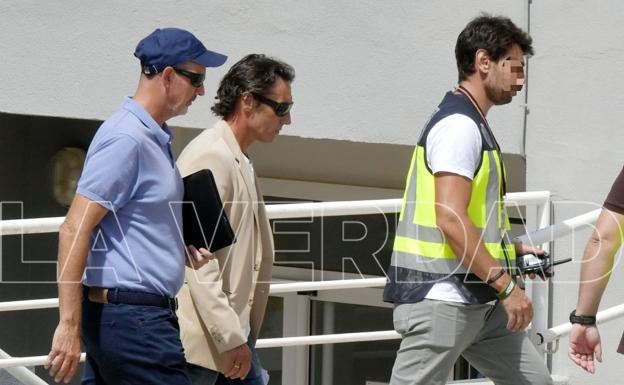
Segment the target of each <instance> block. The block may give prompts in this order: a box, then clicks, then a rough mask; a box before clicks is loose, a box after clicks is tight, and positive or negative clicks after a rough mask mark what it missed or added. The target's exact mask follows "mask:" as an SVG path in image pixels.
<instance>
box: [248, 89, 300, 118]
mask: <svg viewBox="0 0 624 385" xmlns="http://www.w3.org/2000/svg"><path fill="white" fill-rule="evenodd" d="M251 94H252V95H253V96H254V97H255V98H256V99H258V101H259V102H260V103H264V104H266V105H267V106H269V107H271V108H272V109H273V111H275V115H277V116H279V117H280V118H281V117H284V116H286V115H288V113H289V112H290V109H291V108H292V106H293V104H294V103H293V102H281V103H280V102H276V101H275V100H273V99H269V98H267V97H266V96H264V95H260V94H258V93H255V92H252V93H251Z"/></svg>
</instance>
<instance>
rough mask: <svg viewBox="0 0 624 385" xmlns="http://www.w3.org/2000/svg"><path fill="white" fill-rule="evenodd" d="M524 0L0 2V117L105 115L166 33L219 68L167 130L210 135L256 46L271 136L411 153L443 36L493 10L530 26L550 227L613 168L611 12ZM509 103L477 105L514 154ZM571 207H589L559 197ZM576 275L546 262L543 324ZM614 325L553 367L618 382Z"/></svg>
mask: <svg viewBox="0 0 624 385" xmlns="http://www.w3.org/2000/svg"><path fill="white" fill-rule="evenodd" d="M527 1H528V0H527ZM527 1H521V0H506V1H495V0H490V1H487V0H478V1H470V2H469V1H466V0H442V1H416V0H397V1H389V0H386V1H374V0H360V1H357V2H355V1H346V0H336V1H314V2H313V1H295V0H282V1H272V0H271V1H269V0H259V1H253V2H252V1H236V2H235V1H231V0H211V1H186V2H182V1H167V2H165V1H146V0H136V1H121V0H111V1H91V0H80V1H79V0H63V1H60V0H50V1H36V0H2V1H0V69H1V71H0V80H1V84H2V92H1V93H0V112H8V113H20V114H32V115H48V116H63V117H76V118H88V119H105V118H106V117H107V116H108V115H109V114H110V113H111V112H112V111H113V110H114V109H115V107H116V106H117V105H118V104H119V103H120V101H121V97H122V96H123V95H126V94H130V93H132V92H133V90H134V87H135V85H136V82H137V77H138V63H137V60H136V59H135V58H134V57H133V56H132V52H133V50H134V47H135V45H136V43H137V42H138V40H139V39H140V38H142V37H143V36H145V35H146V34H147V33H149V32H150V31H151V30H153V29H154V28H156V27H159V26H179V27H183V28H187V29H189V30H191V31H193V32H194V33H195V34H196V35H197V36H198V37H200V39H202V40H203V41H204V42H205V43H206V45H207V46H208V48H210V49H214V50H216V51H219V52H223V53H225V54H227V55H229V56H230V60H229V61H228V62H227V64H226V66H225V67H224V68H220V69H216V70H209V71H208V78H207V82H206V85H207V86H206V94H207V96H205V97H204V98H202V99H199V100H198V101H197V102H196V103H195V105H194V108H192V109H191V111H190V113H189V114H188V115H187V116H184V117H180V118H176V119H175V120H173V121H172V122H171V123H172V124H174V125H178V126H185V127H198V128H206V127H210V126H211V125H212V122H214V120H215V118H214V117H213V116H212V115H211V114H210V111H209V106H210V104H211V102H212V97H213V95H214V94H215V90H216V87H217V82H218V80H219V79H220V78H221V76H222V75H223V74H224V73H225V71H226V69H227V68H228V67H229V66H230V65H231V64H233V63H234V62H235V61H236V60H238V59H239V58H240V57H242V56H243V55H244V54H246V53H251V52H262V53H267V54H270V55H273V56H276V57H279V58H281V59H283V60H285V61H287V62H289V63H291V64H292V65H294V66H295V68H296V70H297V79H296V82H295V84H294V89H293V94H294V99H295V101H296V105H295V109H294V110H293V125H292V127H290V128H287V129H285V130H284V133H285V134H287V135H296V136H302V137H310V138H332V139H345V140H354V141H364V142H382V143H398V144H411V143H414V141H415V139H416V135H417V132H418V131H419V130H420V127H421V126H422V124H423V122H424V121H425V120H426V119H427V117H428V115H429V114H430V112H431V111H432V109H433V107H434V106H435V105H436V104H437V103H438V101H439V100H440V98H441V96H442V94H443V92H444V91H445V90H448V89H450V88H451V87H452V86H453V85H454V84H455V80H456V71H455V63H454V57H453V47H454V43H455V39H456V37H457V34H458V33H459V31H460V30H461V29H462V28H463V26H464V25H465V24H466V22H467V21H468V20H469V19H470V18H471V17H473V16H475V15H476V14H478V13H479V11H488V12H491V13H502V14H505V15H508V16H510V17H512V19H513V20H514V21H515V22H516V23H518V24H519V25H521V26H523V27H525V28H526V27H527V25H528V23H529V21H530V29H531V34H532V36H533V38H534V43H535V44H534V45H535V48H536V51H537V54H536V55H535V56H534V57H533V58H532V59H530V65H529V94H528V99H529V107H530V114H529V116H528V124H527V147H526V155H527V189H528V190H544V189H548V190H552V191H553V192H554V193H555V194H556V196H555V199H556V200H558V201H561V202H560V203H557V204H556V205H555V213H556V218H555V219H556V220H557V221H560V220H562V219H565V218H567V217H569V216H571V215H574V214H578V213H582V212H585V211H588V210H589V209H590V208H591V207H590V206H591V204H596V203H598V204H600V203H601V202H602V200H603V199H604V196H605V195H606V193H607V191H608V189H609V187H610V184H611V182H612V180H613V178H614V177H615V176H616V174H617V173H618V172H619V170H620V168H621V167H622V159H623V158H624V157H623V155H624V154H623V150H622V145H621V142H622V141H621V137H622V135H621V134H620V125H621V123H620V122H619V121H618V118H617V116H618V115H617V112H618V111H619V109H620V107H621V106H623V105H624V93H623V92H622V89H624V87H623V86H624V78H623V77H622V76H621V75H620V72H621V68H623V64H624V28H622V26H621V20H622V17H623V16H624V3H623V2H620V1H617V0H610V1H600V2H591V1H580V0H547V1H546V0H533V1H532V5H531V7H530V20H529V17H528V15H529V14H528V12H527ZM523 100H524V94H522V95H519V96H518V97H516V99H515V101H514V103H512V104H511V105H508V106H505V107H499V108H495V109H493V110H492V112H491V116H490V120H491V123H492V125H493V126H494V128H495V131H496V132H497V135H498V137H499V140H500V141H501V144H502V146H503V150H504V151H506V152H511V153H522V129H523V110H522V108H521V104H522V103H523ZM579 200H580V201H585V202H589V203H582V204H576V203H574V204H572V203H570V202H575V201H579ZM587 236H588V233H587V232H584V233H581V234H577V236H576V237H575V238H574V239H572V238H567V239H564V240H562V241H559V242H557V243H556V245H555V253H556V256H557V257H558V258H563V257H565V256H567V255H573V256H574V257H575V258H577V259H579V258H580V256H581V252H582V248H583V245H584V243H585V241H586V239H587ZM578 269H579V265H578V264H568V265H567V266H564V267H562V268H561V269H560V274H559V275H558V277H557V281H556V284H555V299H556V301H555V324H558V323H561V322H564V321H565V319H566V317H567V314H568V313H569V311H570V310H571V309H572V308H573V307H574V306H575V302H576V287H577V286H576V282H574V281H575V280H576V279H577V277H578ZM622 277H624V274H622V269H621V267H619V266H616V274H614V276H613V277H612V282H611V285H610V287H609V289H608V291H607V293H606V296H605V300H604V301H603V308H605V307H607V306H611V305H614V304H617V303H620V302H621V299H620V298H621V296H619V295H618V293H621V292H622V290H623V289H624V278H622ZM621 325H622V322H617V321H616V322H614V323H612V324H609V325H608V326H606V327H603V328H602V330H603V344H604V347H603V350H604V358H605V363H604V364H602V365H599V366H598V373H597V374H596V375H594V376H589V375H585V374H583V373H582V372H581V371H580V369H577V368H576V367H574V366H573V364H572V363H571V362H570V361H569V360H568V358H567V353H566V351H567V339H563V340H562V343H561V347H560V352H559V353H557V354H555V356H554V358H553V362H554V372H555V373H557V374H564V375H568V376H569V377H570V378H571V380H572V383H573V384H598V383H601V384H602V383H604V384H617V383H621V382H622V381H621V380H620V379H621V378H624V365H622V364H621V363H622V362H623V361H622V357H620V356H618V355H617V354H616V353H615V348H616V345H617V341H618V340H619V337H620V335H621V329H622V328H621Z"/></svg>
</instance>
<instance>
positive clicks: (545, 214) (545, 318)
mask: <svg viewBox="0 0 624 385" xmlns="http://www.w3.org/2000/svg"><path fill="white" fill-rule="evenodd" d="M551 207H552V206H551V201H550V197H549V198H548V200H547V201H546V202H544V203H542V204H540V205H538V206H537V216H536V222H537V223H536V225H537V226H536V228H537V229H543V228H547V227H549V226H550V225H551V224H552V223H551V222H552V218H551V210H552V208H551ZM535 246H540V245H539V244H536V245H535ZM541 246H542V248H543V249H544V250H545V251H547V252H549V253H550V251H551V250H550V243H545V244H543V245H541ZM530 286H531V300H532V301H533V310H534V315H533V321H532V323H531V329H530V331H529V336H530V338H531V341H533V343H534V344H537V342H538V341H539V336H537V332H538V331H540V330H545V329H548V328H549V327H550V324H551V322H552V314H551V312H552V310H551V303H552V298H551V296H550V293H551V292H552V282H551V281H550V280H549V281H547V282H542V281H541V280H540V279H539V278H536V280H535V281H533V282H531V283H530Z"/></svg>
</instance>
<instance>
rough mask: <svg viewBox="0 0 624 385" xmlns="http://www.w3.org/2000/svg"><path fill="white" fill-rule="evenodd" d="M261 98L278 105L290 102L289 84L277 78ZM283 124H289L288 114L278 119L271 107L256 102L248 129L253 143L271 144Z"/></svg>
mask: <svg viewBox="0 0 624 385" xmlns="http://www.w3.org/2000/svg"><path fill="white" fill-rule="evenodd" d="M262 96H265V97H267V98H269V99H271V100H273V101H275V102H278V103H284V102H292V95H291V90H290V83H288V82H287V81H285V80H284V79H282V78H279V77H278V79H277V81H276V82H275V84H274V85H273V87H272V88H271V90H270V91H269V92H268V93H267V94H264V95H262ZM285 124H286V125H288V124H290V112H289V113H287V114H286V115H284V116H281V117H280V116H278V115H277V114H276V113H275V110H274V109H273V108H272V107H271V106H269V105H267V104H266V103H262V102H260V101H258V100H256V103H255V106H254V109H253V111H252V113H251V115H250V116H249V128H250V131H251V133H252V136H253V139H254V141H256V140H257V141H260V142H263V143H271V142H272V141H273V140H274V139H275V137H276V136H277V135H279V132H280V130H281V129H282V126H284V125H285Z"/></svg>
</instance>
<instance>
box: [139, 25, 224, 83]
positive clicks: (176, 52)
mask: <svg viewBox="0 0 624 385" xmlns="http://www.w3.org/2000/svg"><path fill="white" fill-rule="evenodd" d="M134 56H136V57H137V58H138V59H139V60H140V61H141V71H142V72H143V73H144V74H146V75H151V74H156V73H158V72H160V71H162V70H163V69H165V68H166V67H168V66H175V65H177V64H181V63H184V62H187V61H190V62H193V63H197V64H201V65H203V66H205V67H219V66H220V65H222V64H223V63H225V61H226V60H227V56H225V55H221V54H220V53H216V52H213V51H209V50H207V49H206V47H204V45H203V44H202V42H201V41H199V39H198V38H196V37H195V36H194V35H193V34H192V33H190V32H189V31H185V30H183V29H180V28H162V29H160V28H159V29H157V30H155V31H154V32H152V33H150V34H149V35H147V37H145V38H144V39H143V40H141V41H140V42H139V44H138V45H137V47H136V50H135V51H134Z"/></svg>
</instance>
